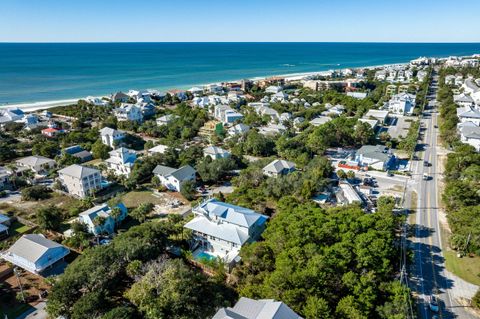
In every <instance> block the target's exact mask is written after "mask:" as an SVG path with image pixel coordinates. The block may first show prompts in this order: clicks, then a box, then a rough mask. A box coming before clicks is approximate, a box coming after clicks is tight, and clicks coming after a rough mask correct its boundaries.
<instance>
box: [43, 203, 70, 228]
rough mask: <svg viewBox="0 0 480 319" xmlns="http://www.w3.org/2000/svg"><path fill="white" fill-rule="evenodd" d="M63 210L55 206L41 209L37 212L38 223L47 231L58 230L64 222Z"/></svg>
mask: <svg viewBox="0 0 480 319" xmlns="http://www.w3.org/2000/svg"><path fill="white" fill-rule="evenodd" d="M63 213H64V212H63V210H62V209H60V208H58V207H56V206H55V205H49V206H47V207H43V208H40V209H39V210H38V211H37V223H38V225H39V226H40V228H42V229H45V230H58V229H60V226H61V224H62V221H63Z"/></svg>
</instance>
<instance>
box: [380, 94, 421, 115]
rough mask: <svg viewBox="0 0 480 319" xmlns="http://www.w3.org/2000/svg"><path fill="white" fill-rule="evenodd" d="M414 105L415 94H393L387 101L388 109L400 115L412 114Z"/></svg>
mask: <svg viewBox="0 0 480 319" xmlns="http://www.w3.org/2000/svg"><path fill="white" fill-rule="evenodd" d="M414 107H415V95H414V94H409V93H399V94H395V95H394V96H392V98H391V99H390V101H389V102H388V103H387V108H388V110H390V111H391V112H392V113H395V114H401V115H412V113H413V109H414Z"/></svg>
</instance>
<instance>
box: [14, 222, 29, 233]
mask: <svg viewBox="0 0 480 319" xmlns="http://www.w3.org/2000/svg"><path fill="white" fill-rule="evenodd" d="M10 230H11V232H12V234H24V233H26V232H28V231H29V230H30V227H29V226H27V225H24V224H22V223H20V222H19V221H14V222H13V223H12V225H11V226H10Z"/></svg>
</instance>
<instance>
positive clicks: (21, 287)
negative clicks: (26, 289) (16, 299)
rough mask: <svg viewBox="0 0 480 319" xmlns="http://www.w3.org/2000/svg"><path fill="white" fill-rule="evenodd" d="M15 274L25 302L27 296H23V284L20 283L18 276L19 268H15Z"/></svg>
mask: <svg viewBox="0 0 480 319" xmlns="http://www.w3.org/2000/svg"><path fill="white" fill-rule="evenodd" d="M13 273H14V274H15V277H16V278H17V281H18V285H19V286H20V293H21V294H22V300H23V302H25V295H24V294H23V286H22V282H21V281H20V277H19V276H18V268H17V267H15V268H13Z"/></svg>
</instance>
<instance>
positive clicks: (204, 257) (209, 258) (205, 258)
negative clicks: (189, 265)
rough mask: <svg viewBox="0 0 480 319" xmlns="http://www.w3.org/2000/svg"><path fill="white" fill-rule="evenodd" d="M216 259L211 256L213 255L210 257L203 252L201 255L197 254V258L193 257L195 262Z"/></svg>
mask: <svg viewBox="0 0 480 319" xmlns="http://www.w3.org/2000/svg"><path fill="white" fill-rule="evenodd" d="M216 258H217V257H215V256H213V255H210V254H208V253H206V252H204V251H202V252H201V253H199V254H198V255H197V257H195V259H196V260H201V259H204V260H215V259H216Z"/></svg>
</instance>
